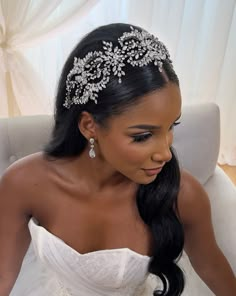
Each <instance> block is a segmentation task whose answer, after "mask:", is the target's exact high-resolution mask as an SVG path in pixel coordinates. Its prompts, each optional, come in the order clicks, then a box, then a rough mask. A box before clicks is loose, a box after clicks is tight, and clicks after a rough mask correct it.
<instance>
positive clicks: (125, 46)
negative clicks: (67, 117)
mask: <svg viewBox="0 0 236 296" xmlns="http://www.w3.org/2000/svg"><path fill="white" fill-rule="evenodd" d="M130 29H131V31H130V32H125V33H123V35H122V36H121V37H120V38H118V43H119V45H118V46H114V45H113V43H112V42H106V41H103V51H93V52H89V53H88V54H87V55H86V56H85V57H84V58H82V59H81V58H77V57H74V64H73V68H72V69H71V70H70V72H69V74H68V75H67V80H66V99H65V102H64V104H63V106H64V107H66V108H68V109H69V108H70V107H71V105H73V104H86V103H87V102H88V100H93V101H94V102H95V103H96V104H97V97H98V92H99V91H101V90H102V89H103V88H106V85H107V83H108V82H109V80H110V76H111V74H113V75H114V76H116V77H117V78H118V82H119V83H121V82H122V76H125V71H124V67H125V66H126V65H127V64H129V65H131V66H133V67H143V66H145V65H148V64H149V63H152V62H153V63H154V65H155V66H158V68H159V71H160V72H161V71H162V64H163V61H165V60H167V61H168V62H169V63H170V64H171V63H172V62H171V59H170V55H169V52H168V50H167V48H166V47H165V45H164V44H163V43H162V42H161V41H159V40H158V38H156V37H155V36H153V35H152V34H150V33H148V32H147V31H144V30H142V31H141V32H140V31H138V30H137V29H134V28H133V27H132V26H131V27H130Z"/></svg>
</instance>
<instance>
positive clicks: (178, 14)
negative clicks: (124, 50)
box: [0, 0, 236, 165]
mask: <svg viewBox="0 0 236 296" xmlns="http://www.w3.org/2000/svg"><path fill="white" fill-rule="evenodd" d="M0 3H1V4H4V6H3V5H2V9H1V7H0V20H1V23H0V24H1V29H0V40H1V41H0V48H1V49H2V50H1V49H0V55H1V52H2V53H3V54H4V55H6V54H7V55H8V58H7V59H4V60H5V61H6V60H7V61H8V65H7V66H8V67H11V68H10V69H11V70H10V73H12V72H13V73H14V74H11V81H10V82H11V83H12V77H14V79H15V80H14V81H16V80H17V79H18V78H19V75H18V74H19V73H20V79H19V80H17V81H18V82H19V84H18V88H16V86H15V88H12V85H11V84H10V85H9V81H8V80H7V79H8V75H6V73H8V72H6V70H5V76H4V77H5V78H4V77H1V76H0V91H1V99H0V116H1V115H5V116H9V115H8V114H9V112H8V113H7V112H6V110H8V109H9V107H7V104H9V99H4V100H3V99H2V93H3V97H4V96H5V98H9V97H12V93H13V94H14V95H15V100H17V105H18V107H19V109H20V112H21V114H36V113H46V112H52V108H53V100H54V98H53V97H54V93H55V89H56V84H57V80H58V76H59V74H60V71H61V67H62V65H63V63H64V61H65V59H66V57H67V55H68V54H69V52H70V51H71V49H72V48H73V47H74V45H75V44H76V43H77V42H78V40H79V39H80V38H81V37H82V36H83V35H84V34H85V33H87V32H89V31H90V30H92V29H93V28H95V27H97V26H99V25H103V24H107V23H111V22H127V23H133V24H136V25H139V26H142V27H144V28H145V29H147V30H149V31H150V32H152V33H153V34H155V35H156V36H158V37H159V38H160V39H161V40H162V41H163V42H164V43H165V44H166V45H167V46H168V48H169V50H170V53H171V56H172V59H173V61H174V65H175V69H176V71H177V73H178V76H179V78H180V83H181V91H182V97H183V103H184V104H195V103H199V102H210V101H212V102H216V103H217V104H218V105H219V106H220V109H221V131H222V134H221V150H220V158H219V161H220V162H221V163H228V164H231V165H236V128H235V127H236V99H235V98H234V96H235V93H236V83H235V82H236V81H235V80H236V78H235V77H236V76H235V75H234V71H235V69H236V0H225V1H221V0H198V1H193V0H145V1H143V0H112V1H110V0H100V1H91V0H89V1H78V0H77V1H76V0H70V1H66V0H65V1H63V0H61V1H59V0H57V1H55V0H52V1H46V0H37V1H29V0H28V1H26V0H22V1H20V0H10V1H9V0H0ZM8 3H18V6H15V5H13V4H12V5H11V6H10V4H8ZM22 3H23V5H22ZM24 3H28V4H27V5H26V4H24ZM29 3H30V4H29ZM36 3H39V4H38V5H37V6H36ZM40 3H41V5H40ZM33 4H34V6H35V7H34V6H33ZM95 4H96V5H95ZM83 8H84V9H83ZM39 9H40V10H42V9H43V10H44V12H43V13H42V14H37V13H36V11H37V10H38V11H40V10H39ZM29 11H30V15H31V17H29V16H28V17H27V15H28V14H29ZM13 12H14V13H13ZM1 13H2V14H3V16H1ZM73 13H74V16H75V15H76V13H78V16H76V17H72V15H73ZM82 15H84V16H86V17H83V18H82V17H81V16H82ZM6 16H7V17H6ZM10 16H11V17H10ZM2 20H4V21H5V23H4V22H3V21H2ZM34 22H35V23H34ZM22 23H24V25H21V24H22ZM2 24H3V25H2ZM10 24H11V25H10ZM33 24H35V25H33ZM32 25H33V27H32V28H31V26H32ZM7 27H9V28H10V29H8V30H6V28H7ZM4 30H5V31H4ZM24 30H25V31H26V33H25V34H23V35H22V36H25V37H21V34H22V32H24ZM28 30H29V32H28ZM4 32H7V34H5V33H4ZM8 32H9V33H8ZM15 32H18V34H16V33H15ZM4 34H5V35H4ZM2 36H3V37H2ZM9 36H10V37H9ZM12 36H15V37H14V38H13V37H12ZM9 40H10V41H9ZM23 46H24V47H23ZM22 49H24V50H22ZM16 54H17V55H16ZM18 55H20V57H18ZM13 56H14V57H13ZM15 57H17V58H15ZM0 59H1V56H0ZM14 59H17V60H14ZM19 59H20V60H21V65H23V64H22V63H23V62H22V61H23V60H24V67H23V66H22V67H21V70H22V71H23V70H24V68H25V69H27V68H28V67H30V73H32V71H33V69H34V72H35V74H34V77H36V76H35V75H36V73H37V80H36V79H34V81H35V82H37V83H36V85H35V88H34V90H35V91H34V92H33V91H31V88H32V85H34V84H32V83H31V80H30V79H31V77H29V76H28V74H27V73H29V71H28V69H27V71H23V72H19V71H18V70H17V68H18V62H17V61H19ZM26 63H27V67H26V66H25V65H26ZM5 67H6V65H5ZM0 71H1V72H0V73H2V71H4V70H2V62H0ZM0 75H1V74H0ZM4 79H5V80H4ZM39 81H41V85H40V84H39ZM6 83H7V84H8V88H7V89H8V93H7V94H4V92H5V88H4V87H3V86H4V85H6ZM22 85H23V86H24V88H22V89H21V86H22ZM9 86H10V87H9ZM23 90H24V91H23ZM36 90H37V91H36ZM43 90H44V91H43ZM13 91H14V92H13ZM27 91H28V94H29V96H28V97H27V96H26V95H25V94H26V93H27ZM15 105H16V104H15ZM2 110H5V111H4V112H3V111H2ZM10 115H11V114H10ZM13 115H14V114H13Z"/></svg>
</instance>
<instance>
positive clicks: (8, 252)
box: [0, 168, 30, 291]
mask: <svg viewBox="0 0 236 296" xmlns="http://www.w3.org/2000/svg"><path fill="white" fill-rule="evenodd" d="M24 189H25V185H24V184H22V173H21V172H20V170H18V169H15V168H13V169H11V168H10V169H9V170H7V172H6V173H5V174H4V175H3V176H2V178H1V179H0V242H1V243H0V262H1V264H0V291H1V287H2V286H4V285H11V286H12V285H13V284H14V282H15V279H16V277H17V275H18V273H19V271H20V268H21V263H22V261H23V257H24V255H25V253H26V251H27V249H28V246H29V243H30V233H29V230H28V221H29V212H28V211H29V209H28V203H27V198H26V196H25V194H24V192H25V190H24Z"/></svg>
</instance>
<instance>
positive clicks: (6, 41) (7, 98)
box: [0, 0, 98, 117]
mask: <svg viewBox="0 0 236 296" xmlns="http://www.w3.org/2000/svg"><path fill="white" fill-rule="evenodd" d="M97 2H98V1H95V0H90V1H88V0H77V1H75V0H71V1H70V3H69V5H68V1H66V0H50V1H45V0H37V1H33V0H20V1H19V0H0V65H1V66H0V91H1V93H0V97H1V100H0V116H6V117H8V116H17V115H20V114H22V115H30V114H37V113H42V114H47V113H51V112H52V110H51V109H52V108H51V105H50V99H49V97H48V94H47V91H46V90H45V86H44V83H43V81H42V79H41V78H40V76H39V75H38V74H37V71H35V70H34V68H33V67H32V65H31V64H30V63H29V61H28V60H27V59H26V58H25V57H24V55H23V54H22V51H24V49H25V48H27V47H29V46H36V45H37V44H39V43H40V42H42V41H43V40H47V39H49V37H50V36H52V35H53V34H55V33H60V31H62V30H64V29H65V27H66V26H68V25H72V23H73V22H74V21H75V19H77V23H78V19H81V18H82V17H84V16H85V15H86V14H87V13H88V12H89V11H90V9H91V8H92V7H93V6H94V5H95V4H96V3H97ZM63 6H64V7H66V12H65V9H64V10H63V9H62V8H63Z"/></svg>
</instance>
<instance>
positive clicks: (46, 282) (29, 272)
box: [10, 218, 157, 296]
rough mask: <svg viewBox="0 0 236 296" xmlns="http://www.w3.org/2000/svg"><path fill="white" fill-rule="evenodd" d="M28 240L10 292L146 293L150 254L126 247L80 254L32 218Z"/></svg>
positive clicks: (28, 295) (60, 295)
mask: <svg viewBox="0 0 236 296" xmlns="http://www.w3.org/2000/svg"><path fill="white" fill-rule="evenodd" d="M29 230H30V233H31V237H32V243H31V245H30V247H29V250H28V252H27V254H26V256H25V259H24V261H23V265H22V268H21V272H20V274H19V276H18V279H17V281H16V283H15V286H14V288H13V290H12V292H11V294H10V296H47V295H48V296H49V295H50V296H91V295H93V296H108V295H109V296H110V295H115V296H124V295H126V296H139V295H140V296H150V295H153V290H154V288H155V287H156V285H157V282H156V280H154V278H153V277H151V276H150V275H149V276H148V263H149V261H150V257H148V256H143V255H141V254H138V253H136V252H134V251H132V250H130V249H128V248H121V249H111V250H101V251H95V252H90V253H87V254H80V253H78V252H77V251H75V250H74V249H73V248H71V247H70V246H68V245H67V244H66V243H65V242H64V241H62V240H61V239H59V238H58V237H56V236H55V235H53V234H52V233H50V232H48V231H47V230H46V229H45V228H43V227H42V226H39V225H38V224H37V221H36V220H35V219H34V218H32V219H31V220H30V221H29Z"/></svg>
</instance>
